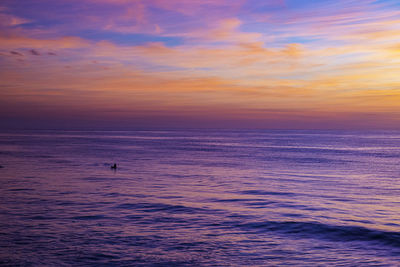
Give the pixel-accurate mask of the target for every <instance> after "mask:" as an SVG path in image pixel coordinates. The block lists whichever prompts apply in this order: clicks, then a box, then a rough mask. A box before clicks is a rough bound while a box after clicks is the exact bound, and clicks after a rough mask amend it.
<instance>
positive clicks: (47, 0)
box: [0, 0, 400, 129]
mask: <svg viewBox="0 0 400 267" xmlns="http://www.w3.org/2000/svg"><path fill="white" fill-rule="evenodd" d="M0 119H1V122H2V125H1V126H0V127H1V128H29V129H34V128H38V129H42V128H43V129H46V128H48V129H51V128H63V127H64V128H67V129H79V128H84V129H103V128H104V129H136V128H138V129H146V128H149V129H150V128H151V129H153V128H168V127H171V128H186V127H187V128H207V127H210V128H219V127H222V128H266V129H400V1H398V0H392V1H391V0H387V1H384V0H381V1H371V0H363V1H360V0H357V1H355V0H57V1H55V0H2V1H0Z"/></svg>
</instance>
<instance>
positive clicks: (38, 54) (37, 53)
mask: <svg viewBox="0 0 400 267" xmlns="http://www.w3.org/2000/svg"><path fill="white" fill-rule="evenodd" d="M29 52H30V53H31V54H32V55H34V56H40V53H39V52H38V51H36V50H35V49H31V50H29Z"/></svg>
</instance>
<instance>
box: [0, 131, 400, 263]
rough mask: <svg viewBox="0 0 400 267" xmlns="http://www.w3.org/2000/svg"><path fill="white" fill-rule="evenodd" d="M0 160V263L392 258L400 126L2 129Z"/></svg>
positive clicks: (397, 222) (396, 253)
mask: <svg viewBox="0 0 400 267" xmlns="http://www.w3.org/2000/svg"><path fill="white" fill-rule="evenodd" d="M114 163H116V164H117V169H116V170H113V169H111V168H110V166H111V165H112V164H114ZM0 165H1V167H2V168H0V265H1V266H285V265H286V266H287V265H294V266H399V264H400V132H359V131H358V132H357V131H353V132H351V131H255V130H254V131H216V130H190V131H188V130H186V131H178V130H171V131H17V132H2V133H1V134H0Z"/></svg>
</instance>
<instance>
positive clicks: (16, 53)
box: [10, 51, 23, 56]
mask: <svg viewBox="0 0 400 267" xmlns="http://www.w3.org/2000/svg"><path fill="white" fill-rule="evenodd" d="M10 54H11V55H16V56H23V55H22V54H21V53H19V52H17V51H10Z"/></svg>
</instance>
